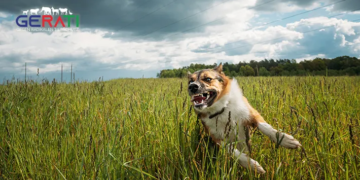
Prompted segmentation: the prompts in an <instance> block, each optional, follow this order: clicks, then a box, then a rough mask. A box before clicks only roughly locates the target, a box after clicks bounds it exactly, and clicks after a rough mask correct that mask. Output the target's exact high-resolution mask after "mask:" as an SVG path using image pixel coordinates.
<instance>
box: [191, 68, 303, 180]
mask: <svg viewBox="0 0 360 180" xmlns="http://www.w3.org/2000/svg"><path fill="white" fill-rule="evenodd" d="M188 79H189V85H188V92H189V95H190V97H191V101H192V103H193V105H194V110H195V112H196V114H197V115H198V117H199V118H200V119H201V121H202V124H203V125H204V128H205V131H206V132H207V133H209V134H210V136H211V138H212V140H213V141H214V142H215V143H216V144H217V145H219V146H224V147H226V148H227V152H228V153H230V154H232V155H233V156H234V157H235V158H236V159H237V160H238V162H239V164H240V165H241V166H243V167H246V168H250V169H252V170H254V171H256V172H258V173H261V174H263V173H265V170H264V169H263V168H262V167H261V165H260V164H259V163H258V162H257V161H255V160H253V159H251V158H250V157H248V155H247V154H245V153H248V152H249V151H250V143H249V136H250V133H249V129H248V128H249V127H250V126H252V127H256V128H257V129H259V130H260V131H261V132H262V133H264V134H265V135H266V136H268V137H269V138H270V139H271V140H272V141H273V142H275V143H278V144H280V145H281V146H284V147H286V148H290V149H295V148H298V147H300V146H301V144H300V143H299V141H298V140H296V139H295V138H294V137H293V136H291V135H289V134H285V133H282V132H279V131H277V130H275V129H274V128H273V127H272V126H271V125H269V124H268V123H266V122H265V120H264V119H263V117H262V116H261V115H260V113H259V112H258V111H257V110H256V109H254V108H253V107H252V106H251V105H250V104H249V102H248V101H247V99H246V98H245V97H244V96H243V94H242V91H241V90H240V88H239V85H238V83H237V81H236V79H235V78H233V79H230V78H229V77H227V76H226V75H225V74H224V72H223V71H222V64H220V65H219V66H217V67H215V68H214V69H204V70H200V71H196V72H194V73H190V72H188ZM235 142H236V146H235V147H234V145H235Z"/></svg>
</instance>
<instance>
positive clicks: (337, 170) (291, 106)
mask: <svg viewBox="0 0 360 180" xmlns="http://www.w3.org/2000/svg"><path fill="white" fill-rule="evenodd" d="M237 79H238V81H239V84H240V86H241V88H242V89H243V91H244V95H245V96H246V97H247V98H248V99H249V102H250V103H251V104H252V105H253V106H254V107H255V108H256V109H257V110H258V111H259V112H260V113H261V114H262V115H263V117H264V118H265V119H266V121H267V122H268V123H270V124H271V125H273V126H274V127H275V128H276V129H279V130H282V131H284V132H287V133H290V134H293V135H294V137H295V138H297V139H298V140H299V141H300V142H301V144H302V145H303V149H298V150H289V149H285V148H282V147H280V148H276V146H275V144H274V143H271V142H270V140H269V138H268V137H266V136H264V135H263V134H261V133H260V132H259V131H257V130H253V136H252V138H251V140H252V154H251V157H252V158H253V159H255V160H257V161H258V162H259V163H260V164H261V165H262V166H263V167H264V169H265V170H266V171H267V172H266V174H264V175H259V174H255V173H254V172H251V171H249V170H247V169H245V168H242V167H241V166H240V165H239V164H238V163H237V162H236V161H234V160H233V159H232V158H231V157H230V156H229V155H227V154H226V153H225V151H224V150H223V149H217V148H216V147H215V146H213V144H212V143H211V140H209V138H208V137H207V136H206V135H204V132H203V128H202V125H201V123H200V122H199V121H197V117H196V115H195V113H194V112H193V110H192V108H191V103H190V101H189V97H188V95H187V80H186V79H120V80H112V81H107V82H93V83H85V82H83V83H81V82H78V83H75V84H45V83H44V84H37V83H28V84H23V83H18V84H8V85H5V86H0V105H1V107H0V111H1V112H0V179H152V178H153V179H257V178H261V179H360V145H359V143H360V139H359V134H360V126H359V123H360V77H271V78H264V77H262V78H260V77H251V78H245V77H242V78H237Z"/></svg>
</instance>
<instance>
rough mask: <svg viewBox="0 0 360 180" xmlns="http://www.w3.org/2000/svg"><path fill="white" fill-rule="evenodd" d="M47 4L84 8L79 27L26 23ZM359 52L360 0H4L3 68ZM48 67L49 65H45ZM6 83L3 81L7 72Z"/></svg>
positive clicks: (155, 68)
mask: <svg viewBox="0 0 360 180" xmlns="http://www.w3.org/2000/svg"><path fill="white" fill-rule="evenodd" d="M41 7H54V8H55V9H56V8H68V9H69V10H70V11H71V12H72V13H73V14H76V15H80V28H79V30H78V31H76V32H65V31H55V32H28V31H21V30H19V27H18V26H17V25H16V22H15V19H16V18H17V16H19V15H20V14H22V13H23V11H25V10H28V9H34V8H41ZM341 55H349V56H355V57H358V58H360V1H359V0H197V1H193V0H118V1H116V0H101V1H100V0H77V1H72V0H61V1H59V0H32V1H29V0H11V1H10V0H5V1H0V78H1V80H0V81H2V79H10V78H12V77H15V78H22V79H23V77H24V73H25V72H24V64H25V63H27V73H28V75H29V76H30V77H31V78H32V79H41V78H48V79H52V78H56V79H60V70H61V65H63V68H64V80H69V79H70V68H71V65H72V66H73V72H75V77H76V79H79V80H95V79H98V78H99V77H101V76H103V77H104V80H107V79H114V78H121V77H133V78H140V77H143V76H144V77H156V73H158V72H159V71H160V70H161V69H169V68H179V67H182V66H188V65H190V64H191V63H205V64H213V63H219V62H230V63H238V62H239V61H250V60H262V59H264V58H268V59H269V58H273V59H279V58H291V59H297V60H298V61H300V60H304V59H312V58H314V57H328V58H333V57H337V56H341ZM38 68H39V71H40V74H39V76H37V75H36V73H37V69H38ZM0 83H1V82H0Z"/></svg>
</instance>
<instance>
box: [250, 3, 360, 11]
mask: <svg viewBox="0 0 360 180" xmlns="http://www.w3.org/2000/svg"><path fill="white" fill-rule="evenodd" d="M268 1H269V0H258V1H257V2H256V5H258V4H262V3H265V2H268ZM316 2H318V3H325V4H324V5H326V4H332V3H335V4H334V10H335V11H355V10H360V1H359V0H344V1H343V2H341V0H321V1H319V0H275V1H272V2H271V3H268V4H266V5H264V6H259V7H256V8H255V9H256V10H258V11H268V12H274V11H278V10H279V8H281V6H280V4H281V3H286V4H288V5H296V6H300V7H302V8H306V7H309V6H311V5H312V4H313V3H316ZM256 5H255V6H256Z"/></svg>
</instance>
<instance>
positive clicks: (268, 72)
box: [157, 56, 360, 78]
mask: <svg viewBox="0 0 360 180" xmlns="http://www.w3.org/2000/svg"><path fill="white" fill-rule="evenodd" d="M216 65H217V64H216V63H215V64H212V65H205V64H190V66H185V67H182V68H178V69H165V70H161V72H160V73H158V74H157V77H159V78H173V77H179V78H181V77H186V76H187V72H188V71H190V72H192V73H193V72H195V71H197V70H201V69H211V68H214V67H215V66H216ZM223 71H224V73H225V74H226V75H228V76H308V75H315V76H343V75H348V76H356V75H360V59H358V58H356V57H349V56H339V57H336V58H333V59H327V58H315V59H313V60H304V61H301V62H297V61H296V60H295V59H291V60H290V59H278V60H274V59H269V60H268V59H264V60H261V61H254V60H251V61H250V62H239V63H237V64H233V63H231V64H230V63H227V62H225V63H223Z"/></svg>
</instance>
